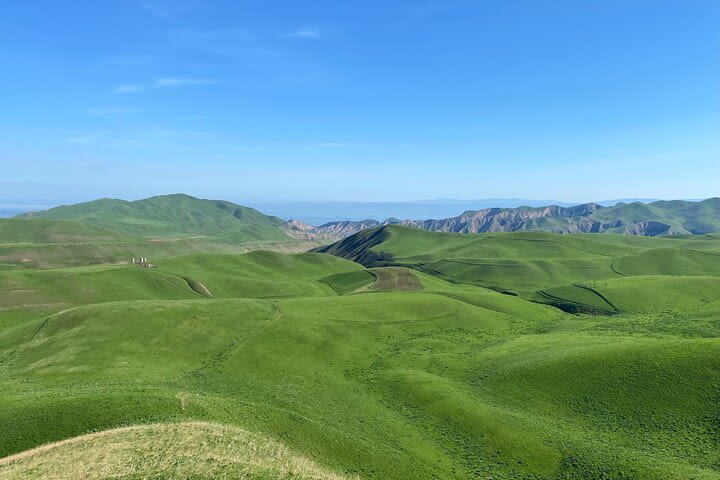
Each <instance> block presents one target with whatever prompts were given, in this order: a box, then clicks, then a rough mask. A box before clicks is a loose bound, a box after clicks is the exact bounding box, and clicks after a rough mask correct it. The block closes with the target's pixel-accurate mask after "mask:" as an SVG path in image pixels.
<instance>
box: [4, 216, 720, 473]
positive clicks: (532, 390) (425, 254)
mask: <svg viewBox="0 0 720 480" xmlns="http://www.w3.org/2000/svg"><path fill="white" fill-rule="evenodd" d="M95 233H98V232H96V231H95V230H93V231H92V232H87V235H92V234H95ZM98 234H105V233H104V231H102V232H100V233H98ZM43 238H46V237H43ZM112 240H113V238H109V239H108V240H107V241H112ZM41 241H46V240H41ZM104 241H105V240H104ZM119 241H121V242H122V241H124V240H122V239H120V240H119ZM9 248H10V247H9ZM13 248H21V247H19V246H16V247H13ZM23 248H24V247H23ZM29 248H30V247H29ZM324 250H325V251H326V252H328V253H332V254H335V255H328V254H327V253H304V254H295V255H287V254H283V253H278V252H266V251H257V252H251V253H248V254H244V255H227V254H216V253H193V254H189V255H188V254H182V255H181V254H178V255H175V256H173V255H167V258H161V259H159V260H157V262H156V263H157V264H158V268H157V269H148V270H145V269H140V268H138V267H135V266H132V265H91V266H84V267H76V268H60V269H39V268H21V267H18V266H12V265H8V266H6V269H5V270H4V271H0V432H2V434H0V456H6V455H11V454H15V453H18V452H23V451H25V450H28V449H31V448H33V447H37V446H38V445H42V444H45V443H48V442H55V441H58V440H62V439H67V438H73V437H77V436H80V435H84V434H87V433H88V432H95V431H104V430H107V429H112V428H116V427H122V426H126V425H138V424H151V425H156V424H158V423H161V424H163V425H168V427H166V428H165V429H164V430H163V431H156V430H155V427H152V428H151V429H149V430H147V431H146V430H142V432H145V433H143V434H142V437H138V435H140V434H139V433H137V432H139V431H138V430H130V431H128V430H119V431H109V432H106V433H104V434H102V436H101V437H100V438H99V439H95V440H93V441H92V442H90V441H89V440H88V441H86V440H77V441H73V442H70V443H67V444H63V445H61V446H59V447H56V448H58V450H56V449H55V448H53V449H50V450H48V452H49V453H47V454H42V455H41V454H35V453H28V454H27V455H24V456H21V457H20V458H18V459H15V460H7V461H2V460H0V478H4V476H10V475H18V476H20V478H33V473H35V474H36V476H37V473H38V472H52V473H54V474H56V475H59V476H61V477H62V475H63V472H65V475H66V476H70V475H71V473H70V472H74V471H76V470H72V468H76V467H73V465H78V463H79V464H82V462H88V461H93V460H92V459H98V458H102V461H101V462H100V463H101V464H103V465H118V467H117V468H118V470H116V471H115V473H118V472H119V473H118V476H120V477H123V476H124V477H125V478H137V477H140V476H141V473H142V472H143V471H145V472H146V474H147V475H152V476H154V477H177V476H180V475H181V474H182V472H188V471H192V472H195V473H194V475H202V473H198V472H205V473H204V474H205V475H207V476H215V477H222V476H223V475H225V476H226V477H231V476H232V475H238V472H239V471H240V470H238V469H245V470H243V471H247V472H249V473H248V474H247V475H248V476H249V477H250V478H289V477H290V476H291V475H290V473H288V472H290V471H293V472H294V471H295V470H292V469H288V468H285V467H284V466H283V467H282V468H280V467H279V466H278V467H277V468H274V467H273V465H272V462H270V463H271V465H268V464H267V462H266V463H265V464H262V465H260V464H259V463H257V461H256V459H255V458H256V457H258V456H264V457H266V458H270V459H272V461H273V462H276V463H277V465H279V464H280V463H282V465H286V464H287V465H290V464H292V465H295V467H293V468H296V467H297V468H298V469H299V468H300V465H303V469H299V470H297V473H298V474H297V478H333V475H335V474H337V475H343V476H347V477H351V476H352V475H354V474H355V475H358V476H359V477H361V478H377V479H423V478H427V479H431V478H443V479H445V478H450V479H452V478H457V479H466V478H483V479H486V478H494V479H533V480H537V479H578V478H580V479H598V478H603V479H658V480H660V479H663V480H664V479H718V478H720V340H719V338H720V293H719V292H720V239H718V238H715V237H712V236H694V237H691V236H688V237H672V238H647V237H631V236H619V235H554V234H547V233H532V232H530V233H503V234H484V235H459V234H441V233H431V232H426V231H421V230H415V229H410V228H405V227H384V228H380V229H375V230H368V231H364V232H362V233H361V234H358V235H357V236H353V237H350V238H348V239H346V240H343V241H342V242H339V243H336V244H334V245H331V246H329V247H327V248H325V249H324ZM168 253H170V252H168ZM183 253H187V252H183ZM337 255H340V256H342V257H345V258H340V257H339V256H337ZM355 260H357V261H358V262H361V263H363V264H362V265H361V264H360V263H357V262H356V261H355ZM43 261H44V260H43V257H42V255H39V256H38V261H37V262H36V263H37V264H39V265H41V264H42V263H43ZM556 307H560V308H556ZM568 312H571V313H568ZM187 422H207V423H202V424H200V425H203V427H202V431H197V430H196V429H194V428H193V429H189V430H185V428H186V427H184V425H188V424H187ZM148 428H149V427H148ZM208 429H209V430H208ZM213 429H216V430H213ZM223 429H231V430H228V432H229V433H226V434H223V435H243V436H249V437H248V438H252V439H253V440H252V442H257V444H258V445H259V446H258V447H257V448H255V447H253V448H247V449H239V450H233V449H237V446H234V447H233V444H231V443H229V442H223V441H219V440H217V439H219V438H222V437H221V436H220V433H219V432H223V431H225V430H223ZM236 429H241V430H236ZM238 431H239V432H250V433H233V432H238ZM116 432H117V433H116ZM115 435H117V436H115ZM168 435H170V436H169V437H168ZM111 436H112V437H111ZM256 437H257V438H261V439H257V438H256ZM83 438H85V437H83ZM93 438H94V437H93ZM243 438H245V437H243ZM110 439H112V440H110ZM213 439H214V440H213ZM262 439H265V440H262ZM268 439H270V440H268ZM243 441H244V440H243ZM247 441H251V440H247ZM88 442H90V443H88ZM267 442H279V443H281V444H282V445H284V446H286V447H287V448H289V449H290V450H289V452H290V453H282V454H280V453H270V454H267V455H266V454H264V453H263V452H266V451H267V450H266V445H267ZM134 444H137V445H142V447H140V446H138V447H137V448H136V449H135V450H134V452H136V453H132V454H131V453H129V452H130V448H131V447H130V446H129V445H134ZM251 445H254V443H253V444H251ZM158 448H159V449H165V448H167V449H168V450H167V452H168V454H167V456H166V457H164V458H165V460H163V461H160V460H159V459H157V460H151V461H148V460H147V458H148V457H142V456H140V457H137V458H136V457H135V456H133V455H139V453H138V452H140V450H142V451H143V452H144V451H147V450H150V451H152V450H153V449H158ZM183 448H185V449H186V450H183ZM98 451H100V452H104V453H103V455H98V454H97V453H93V452H98ZM280 451H281V452H284V450H280ZM253 452H255V453H253ZM258 452H260V453H258ZM272 452H278V450H277V449H275V450H272ZM93 455H94V456H93ZM122 455H130V456H132V458H133V462H135V463H132V465H134V466H131V467H128V465H127V463H126V464H122V465H121V464H119V463H117V458H118V457H119V456H122ZM231 457H232V460H233V461H230V460H227V459H230V458H231ZM168 458H170V459H171V461H168V460H167V459H168ZM68 459H80V460H77V461H72V460H68ZM193 459H196V460H193ZM207 459H216V460H214V461H208V460H207ZM217 459H223V460H222V461H220V460H217ZM238 459H239V461H240V464H241V465H240V466H238ZM298 459H311V460H312V462H314V463H313V465H307V464H306V463H304V462H301V461H300V460H298ZM96 461H97V460H96ZM225 462H227V463H225ZM283 462H285V463H283ZM287 462H289V463H287ZM145 466H147V468H153V469H155V470H143V468H145ZM71 467H72V468H71ZM263 468H264V469H266V470H261V469H263ZM33 469H35V470H33ZM128 469H129V470H128ZM183 469H185V470H183ZM188 469H189V470H188ZM259 469H260V470H259ZM98 471H99V470H98ZM148 471H150V472H151V473H147V472H148ZM268 472H271V473H268ZM278 472H279V473H278ZM329 472H330V473H329ZM133 475H134V477H133ZM273 475H274V476H273Z"/></svg>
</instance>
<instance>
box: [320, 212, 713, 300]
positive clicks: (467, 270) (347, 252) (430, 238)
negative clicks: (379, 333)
mask: <svg viewBox="0 0 720 480" xmlns="http://www.w3.org/2000/svg"><path fill="white" fill-rule="evenodd" d="M319 251H322V252H326V253H331V254H335V255H339V256H342V257H345V258H349V259H352V260H356V261H359V262H361V263H363V264H364V265H366V266H383V265H401V266H408V267H411V268H415V269H419V270H421V271H424V272H427V273H430V274H432V275H436V276H439V277H441V278H443V279H446V280H448V281H451V282H456V283H468V284H474V285H479V286H484V287H489V288H493V289H496V290H500V291H506V292H512V293H517V294H520V295H524V296H526V297H528V298H538V297H537V295H536V293H537V291H538V290H545V289H548V288H550V287H554V286H559V285H566V284H572V283H577V282H590V281H597V280H604V279H612V278H619V277H623V276H627V275H650V274H663V275H718V276H720V242H719V241H718V239H716V238H714V237H711V236H684V237H683V236H680V237H671V238H647V237H639V236H626V235H557V234H551V233H543V232H523V233H493V234H478V235H468V234H452V233H437V232H427V231H422V230H416V229H412V228H407V227H401V226H385V227H382V228H379V229H372V230H366V231H364V232H361V233H359V234H357V235H354V236H351V237H348V238H347V239H344V240H342V241H339V242H337V243H335V244H332V245H329V246H326V247H321V248H320V249H319Z"/></svg>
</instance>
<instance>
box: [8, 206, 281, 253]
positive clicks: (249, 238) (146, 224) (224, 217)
mask: <svg viewBox="0 0 720 480" xmlns="http://www.w3.org/2000/svg"><path fill="white" fill-rule="evenodd" d="M20 217H21V218H39V219H47V220H71V221H74V222H80V223H84V224H88V225H94V226H97V227H103V228H107V229H110V230H114V231H116V232H121V233H125V234H129V235H136V236H145V237H188V236H200V237H207V238H211V239H213V240H216V241H221V242H223V243H248V242H261V241H262V242H267V241H288V240H291V237H289V236H288V235H287V233H286V230H285V222H284V221H283V220H281V219H279V218H277V217H271V216H267V215H263V214H262V213H260V212H258V211H257V210H255V209H253V208H248V207H243V206H240V205H235V204H234V203H231V202H226V201H222V200H203V199H199V198H195V197H191V196H189V195H184V194H176V195H162V196H158V197H151V198H146V199H144V200H136V201H133V202H128V201H125V200H114V199H101V200H94V201H92V202H87V203H79V204H76V205H64V206H60V207H55V208H51V209H49V210H44V211H41V212H31V213H25V214H23V215H21V216H20Z"/></svg>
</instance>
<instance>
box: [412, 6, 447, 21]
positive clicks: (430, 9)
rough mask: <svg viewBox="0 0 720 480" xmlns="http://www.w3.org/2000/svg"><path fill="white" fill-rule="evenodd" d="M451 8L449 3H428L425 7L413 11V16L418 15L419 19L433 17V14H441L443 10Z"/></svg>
mask: <svg viewBox="0 0 720 480" xmlns="http://www.w3.org/2000/svg"><path fill="white" fill-rule="evenodd" d="M448 7H449V5H448V4H447V3H444V2H428V3H425V4H424V5H421V6H419V7H418V8H416V9H415V10H413V12H412V13H413V15H417V16H419V17H424V16H426V15H432V14H433V13H437V12H440V11H442V10H446V9H447V8H448Z"/></svg>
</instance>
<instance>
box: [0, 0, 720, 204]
mask: <svg viewBox="0 0 720 480" xmlns="http://www.w3.org/2000/svg"><path fill="white" fill-rule="evenodd" d="M718 25H720V3H718V2H717V1H715V0H713V1H704V2H703V1H692V0H689V1H661V0H653V1H642V0H638V1H632V0H630V1H628V0H624V1H613V0H605V1H592V0H588V1H582V2H578V1H574V0H573V1H543V2H539V1H509V0H504V1H462V0H456V1H441V0H438V1H430V2H427V1H422V0H419V1H393V2H387V1H372V0H370V1H348V2H338V1H312V2H309V1H298V0H293V1H285V2H279V1H268V0H264V1H239V0H238V1H205V0H203V1H200V0H198V1H194V0H173V1H169V0H153V1H143V0H138V1H135V0H122V1H121V0H117V1H102V2H98V1H72V2H69V1H58V0H53V1H28V2H4V3H3V4H2V5H1V6H0V58H2V60H3V64H4V66H3V73H2V75H0V91H1V92H2V115H0V163H1V165H2V169H1V172H2V178H0V203H13V202H18V203H21V202H24V203H38V204H44V203H62V202H71V201H79V200H87V199H91V198H95V197H100V196H112V197H121V198H128V199H130V198H139V197H142V196H148V195H153V194H162V193H173V192H186V193H189V194H193V195H198V196H204V197H217V198H228V199H232V200H236V201H247V202H259V201H288V200H348V201H360V200H364V201H373V200H377V201H380V200H383V201H397V200H410V199H431V198H461V199H462V198H466V199H471V198H489V197H501V198H507V197H521V198H551V199H557V200H564V201H587V200H599V199H608V198H627V197H650V198H702V197H708V196H714V195H718V194H720V191H719V188H718V185H720V158H719V154H720V54H719V53H718V52H720V28H718Z"/></svg>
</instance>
